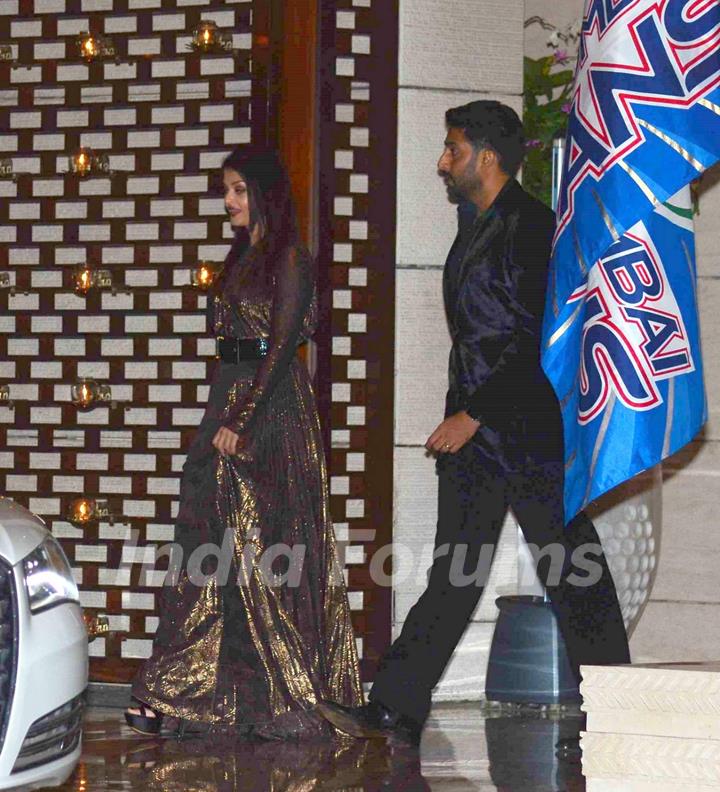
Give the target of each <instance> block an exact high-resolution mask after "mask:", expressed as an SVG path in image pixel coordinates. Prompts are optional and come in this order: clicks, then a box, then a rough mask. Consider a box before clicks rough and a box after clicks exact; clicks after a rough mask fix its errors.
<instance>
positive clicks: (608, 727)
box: [580, 662, 720, 747]
mask: <svg viewBox="0 0 720 792" xmlns="http://www.w3.org/2000/svg"><path fill="white" fill-rule="evenodd" d="M580 672H581V674H582V677H583V681H582V683H581V685H580V692H581V694H582V697H583V705H582V709H583V711H584V712H586V713H587V730H588V732H601V733H606V734H635V735H645V736H655V737H679V738H693V739H698V740H717V741H720V662H714V663H658V664H645V665H642V664H640V665H625V666H583V667H582V668H581V669H580ZM719 747H720V746H719Z"/></svg>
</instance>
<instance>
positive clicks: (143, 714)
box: [125, 699, 163, 734]
mask: <svg viewBox="0 0 720 792" xmlns="http://www.w3.org/2000/svg"><path fill="white" fill-rule="evenodd" d="M129 709H138V710H140V714H139V715H133V714H132V713H130V712H125V720H126V721H127V725H128V726H129V727H130V728H131V729H132V730H133V731H136V732H139V733H140V734H159V732H160V728H161V727H162V721H163V716H162V715H161V714H160V713H159V712H157V711H156V710H154V709H152V707H148V705H147V704H144V703H143V702H142V701H138V700H137V699H133V702H132V705H131V706H130V707H129ZM149 713H150V714H149Z"/></svg>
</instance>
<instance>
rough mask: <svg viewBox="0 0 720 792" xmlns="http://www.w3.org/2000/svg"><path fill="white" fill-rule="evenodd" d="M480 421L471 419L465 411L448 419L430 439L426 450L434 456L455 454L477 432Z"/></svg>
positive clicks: (426, 444)
mask: <svg viewBox="0 0 720 792" xmlns="http://www.w3.org/2000/svg"><path fill="white" fill-rule="evenodd" d="M479 427H480V421H476V420H475V419H474V418H471V417H470V416H469V415H468V414H467V413H466V412H465V410H460V412H457V413H455V415H451V416H450V417H449V418H446V419H445V420H444V421H443V422H442V423H441V424H440V426H438V428H437V429H436V430H435V431H434V432H433V433H432V434H431V435H430V437H428V441H427V443H425V448H427V450H428V451H430V452H431V453H434V454H455V453H457V452H458V451H459V450H460V449H461V448H462V447H463V446H464V445H465V443H467V441H468V440H469V439H470V438H471V437H472V436H473V435H474V434H475V432H477V430H478V428H479Z"/></svg>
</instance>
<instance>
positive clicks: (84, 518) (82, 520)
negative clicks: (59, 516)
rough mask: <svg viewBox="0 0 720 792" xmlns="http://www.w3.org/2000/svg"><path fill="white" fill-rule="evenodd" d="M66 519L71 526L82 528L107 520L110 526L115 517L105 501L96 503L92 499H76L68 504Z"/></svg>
mask: <svg viewBox="0 0 720 792" xmlns="http://www.w3.org/2000/svg"><path fill="white" fill-rule="evenodd" d="M66 516H67V519H68V521H69V522H71V523H72V524H73V525H76V526H78V527H82V526H83V525H89V524H90V523H93V522H97V521H98V520H100V519H107V520H108V522H109V523H110V525H112V524H113V522H114V520H115V515H114V514H113V513H112V512H111V511H110V507H109V506H108V503H107V501H96V500H95V499H94V498H85V497H83V498H77V499H76V500H74V501H73V502H72V503H71V504H70V508H69V509H68V512H67V515H66Z"/></svg>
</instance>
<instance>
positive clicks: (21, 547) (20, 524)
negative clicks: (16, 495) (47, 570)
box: [0, 497, 48, 566]
mask: <svg viewBox="0 0 720 792" xmlns="http://www.w3.org/2000/svg"><path fill="white" fill-rule="evenodd" d="M47 535H48V530H47V528H46V527H45V523H43V521H42V520H41V519H40V518H39V517H37V516H36V515H35V514H33V513H32V512H31V511H28V510H27V509H26V508H25V507H24V506H20V504H18V503H15V502H14V501H11V500H9V499H8V498H3V497H0V556H2V557H3V558H4V559H6V560H7V561H8V562H9V563H10V564H12V565H13V566H14V565H15V564H17V562H18V561H20V560H22V559H23V558H25V556H26V555H27V554H28V553H30V552H31V551H32V550H34V549H35V548H36V547H37V546H38V545H39V544H40V542H42V541H43V540H44V539H45V537H46V536H47Z"/></svg>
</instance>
